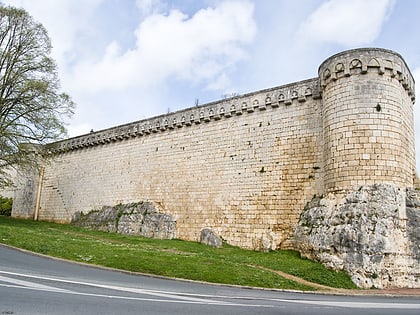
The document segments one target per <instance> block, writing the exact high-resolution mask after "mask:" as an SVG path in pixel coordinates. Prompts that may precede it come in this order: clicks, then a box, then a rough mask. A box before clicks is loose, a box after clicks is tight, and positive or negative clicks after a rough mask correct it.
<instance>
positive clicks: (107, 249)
mask: <svg viewBox="0 0 420 315" xmlns="http://www.w3.org/2000/svg"><path fill="white" fill-rule="evenodd" d="M0 243H3V244H7V245H11V246H15V247H19V248H22V249H26V250H29V251H33V252H37V253H41V254H45V255H50V256H54V257H59V258H64V259H69V260H73V261H78V262H84V263H89V264H95V265H100V266H106V267H112V268H117V269H122V270H128V271H133V272H141V273H148V274H153V275H161V276H167V277H175V278H183V279H191V280H200V281H206V282H213V283H224V284H234V285H246V286H254V287H264V288H278V289H291V290H314V288H313V287H310V286H307V285H303V284H300V283H297V282H294V281H291V280H289V279H286V278H283V277H281V276H279V275H277V274H276V273H274V272H270V271H267V270H262V269H260V268H257V267H255V266H260V267H264V268H268V269H272V270H278V271H283V272H286V273H289V274H291V275H294V276H298V277H300V278H303V279H305V280H308V281H311V282H314V283H319V284H324V285H327V286H330V287H335V288H346V289H355V288H356V286H355V285H354V284H353V283H352V282H351V280H350V277H349V276H348V275H347V274H346V273H344V272H336V271H332V270H328V269H326V268H325V267H324V266H323V265H321V264H319V263H316V262H313V261H310V260H308V259H302V258H300V256H299V253H297V252H295V251H273V252H270V253H263V252H256V251H250V250H244V249H240V248H237V247H233V246H229V245H227V244H224V246H223V248H212V247H209V246H205V245H202V244H200V243H196V242H187V241H181V240H154V239H148V238H144V237H139V236H127V235H121V234H116V233H105V232H99V231H93V230H89V229H83V228H77V227H72V226H70V225H64V224H55V223H49V222H35V221H30V220H19V219H14V218H10V217H6V216H0Z"/></svg>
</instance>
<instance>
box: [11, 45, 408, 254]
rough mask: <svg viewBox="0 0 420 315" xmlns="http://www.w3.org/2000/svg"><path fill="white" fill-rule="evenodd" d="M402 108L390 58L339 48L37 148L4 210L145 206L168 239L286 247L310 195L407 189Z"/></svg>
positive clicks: (400, 85) (402, 90)
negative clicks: (269, 82)
mask: <svg viewBox="0 0 420 315" xmlns="http://www.w3.org/2000/svg"><path fill="white" fill-rule="evenodd" d="M413 102H414V80H413V78H412V75H411V73H410V71H409V69H408V67H407V65H406V64H405V62H404V60H403V59H402V57H401V56H399V55H398V54H396V53H394V52H391V51H388V50H384V49H356V50H350V51H347V52H343V53H340V54H337V55H334V56H332V57H330V58H328V59H327V60H326V61H325V62H324V63H322V64H321V66H320V68H319V77H318V78H314V79H310V80H306V81H301V82H297V83H293V84H288V85H284V86H280V87H276V88H272V89H267V90H263V91H259V92H255V93H250V94H246V95H242V96H238V97H234V98H231V99H225V100H221V101H219V102H214V103H210V104H207V105H203V106H196V107H193V108H189V109H186V110H182V111H178V112H175V113H170V114H166V115H161V116H158V117H154V118H151V119H146V120H142V121H138V122H133V123H130V124H126V125H123V126H118V127H115V128H110V129H107V130H103V131H98V132H93V133H90V134H87V135H84V136H80V137H76V138H72V139H68V140H65V141H61V142H57V143H53V144H50V145H47V146H45V148H44V155H43V156H44V159H45V161H44V163H43V165H42V167H41V168H38V169H37V171H36V172H32V174H29V173H30V172H29V171H30V170H28V172H29V173H28V172H27V174H23V175H22V176H21V178H20V181H18V182H21V184H20V186H19V185H18V189H17V190H16V192H15V201H16V202H15V203H14V210H13V214H14V215H15V216H22V217H35V218H39V219H42V220H52V221H58V222H69V221H70V220H71V218H72V216H73V215H74V214H75V213H76V212H79V211H82V212H88V211H90V210H94V209H96V210H99V209H101V208H102V207H103V206H114V205H117V204H120V203H121V204H129V203H136V202H147V201H150V202H152V203H153V204H154V205H156V206H157V208H158V209H159V211H161V212H162V213H167V214H169V215H171V216H172V217H173V218H174V220H175V221H176V236H175V237H178V238H182V239H188V240H198V239H199V236H200V231H201V230H202V229H203V228H210V229H212V230H213V231H214V232H216V233H217V234H218V235H219V236H220V237H222V238H223V239H224V240H226V241H227V242H228V243H230V244H233V245H238V246H241V247H247V248H254V249H276V248H291V247H294V246H295V245H294V241H295V239H294V231H295V228H296V227H297V225H298V222H299V217H300V215H301V213H302V211H303V209H304V208H305V205H306V204H307V202H309V201H310V200H311V199H312V198H313V196H314V195H317V196H320V195H323V194H324V193H331V194H335V193H342V192H343V191H347V192H351V191H355V190H356V191H357V190H358V189H360V188H361V187H363V186H365V185H368V186H371V185H375V184H391V185H394V186H395V187H397V188H398V189H401V190H404V191H405V189H407V188H412V187H413V184H414V173H415V170H414V167H415V157H414V130H413V112H412V105H413ZM37 179H38V180H37ZM29 190H31V191H32V193H31V194H30V193H29ZM26 195H27V196H28V197H25V196H26ZM34 196H35V198H34ZM29 197H31V198H29ZM401 219H403V218H401Z"/></svg>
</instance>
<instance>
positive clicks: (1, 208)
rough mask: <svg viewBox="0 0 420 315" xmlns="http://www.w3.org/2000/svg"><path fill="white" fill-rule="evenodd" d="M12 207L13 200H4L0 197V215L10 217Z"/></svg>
mask: <svg viewBox="0 0 420 315" xmlns="http://www.w3.org/2000/svg"><path fill="white" fill-rule="evenodd" d="M12 205H13V199H12V198H5V197H2V196H0V215H7V216H11V215H12Z"/></svg>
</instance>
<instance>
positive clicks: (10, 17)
mask: <svg viewBox="0 0 420 315" xmlns="http://www.w3.org/2000/svg"><path fill="white" fill-rule="evenodd" d="M50 54H51V41H50V38H49V36H48V33H47V31H46V29H45V28H44V27H43V26H42V24H40V23H37V22H36V21H34V19H33V18H32V17H31V16H30V15H29V14H28V13H27V12H26V11H25V10H23V9H17V8H14V7H10V6H4V5H2V4H0V186H2V185H4V184H5V183H6V182H7V174H6V172H5V171H4V170H2V169H4V166H5V165H19V164H21V163H24V162H25V157H24V156H23V155H22V154H19V144H21V143H28V142H30V143H41V144H42V143H46V142H50V141H53V140H57V139H60V138H62V137H64V136H65V135H66V129H65V119H66V118H68V117H70V116H71V115H72V114H73V108H74V103H73V101H72V100H71V98H70V97H69V96H68V95H67V94H65V93H62V92H60V81H59V78H58V75H57V66H56V64H55V61H54V60H53V59H52V58H51V56H50ZM1 166H3V168H2V167H1Z"/></svg>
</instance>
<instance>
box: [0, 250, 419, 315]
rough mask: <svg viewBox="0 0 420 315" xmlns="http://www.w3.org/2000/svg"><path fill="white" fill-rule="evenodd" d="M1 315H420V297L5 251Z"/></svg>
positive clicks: (0, 266) (0, 271) (1, 255)
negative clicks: (265, 285) (175, 276)
mask: <svg viewBox="0 0 420 315" xmlns="http://www.w3.org/2000/svg"><path fill="white" fill-rule="evenodd" d="M139 259H141V257H139ZM0 314H2V315H3V314H120V315H123V314H200V315H205V314H218V315H221V314H232V315H233V314H241V315H246V314H322V315H328V314H340V315H345V314H381V315H386V314H416V315H418V314H420V298H416V297H385V296H341V295H324V294H312V293H299V292H282V291H271V290H257V289H246V288H237V287H229V286H219V285H207V284H200V283H193V282H186V281H176V280H167V279H161V278H154V277H148V276H140V275H133V274H128V273H123V272H118V271H110V270H104V269H100V268H94V267H89V266H85V265H79V264H75V263H69V262H64V261H60V260H55V259H50V258H46V257H41V256H37V255H33V254H30V253H26V252H22V251H18V250H14V249H11V248H8V247H4V246H1V245H0Z"/></svg>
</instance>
